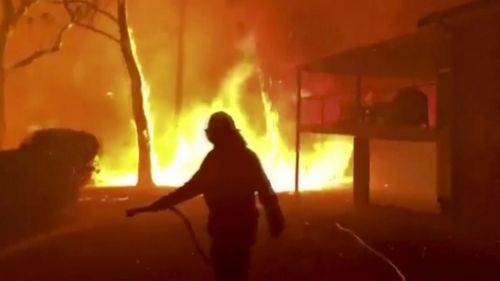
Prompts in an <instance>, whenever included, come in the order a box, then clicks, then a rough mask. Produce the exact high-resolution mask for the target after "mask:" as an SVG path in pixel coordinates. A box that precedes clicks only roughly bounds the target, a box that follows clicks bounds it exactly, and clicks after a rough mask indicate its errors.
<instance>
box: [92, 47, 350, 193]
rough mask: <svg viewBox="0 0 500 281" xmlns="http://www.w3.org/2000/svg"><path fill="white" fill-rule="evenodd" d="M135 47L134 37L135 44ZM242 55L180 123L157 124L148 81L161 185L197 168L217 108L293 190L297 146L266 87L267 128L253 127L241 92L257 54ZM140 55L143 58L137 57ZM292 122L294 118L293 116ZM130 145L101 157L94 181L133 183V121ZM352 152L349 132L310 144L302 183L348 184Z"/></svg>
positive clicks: (279, 182) (283, 186) (272, 174)
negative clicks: (207, 99)
mask: <svg viewBox="0 0 500 281" xmlns="http://www.w3.org/2000/svg"><path fill="white" fill-rule="evenodd" d="M132 45H133V47H134V52H135V51H136V50H135V43H134V44H132ZM244 53H246V55H245V56H244V58H243V59H242V60H241V61H240V62H239V63H237V64H236V65H234V66H233V67H232V68H231V69H230V70H229V71H228V73H227V74H226V76H225V78H224V79H223V80H222V82H221V83H220V87H219V90H218V95H217V97H216V98H215V99H214V100H213V101H212V102H211V103H208V104H203V103H199V104H198V105H197V106H193V107H190V108H187V109H184V112H183V114H182V115H181V116H180V117H179V120H178V123H177V124H176V126H175V125H171V126H169V127H168V128H165V130H163V131H159V130H156V128H158V126H157V125H158V124H155V123H154V120H158V119H156V118H153V117H155V116H156V115H157V114H158V115H159V116H162V112H155V111H153V110H152V108H151V106H150V102H149V97H150V89H149V86H148V84H147V83H144V87H143V91H144V98H145V110H146V112H147V117H148V120H149V121H150V133H151V140H152V148H153V149H152V150H153V152H152V153H153V155H152V161H153V178H154V181H155V183H156V184H157V185H160V186H179V185H181V184H183V183H184V182H185V181H186V180H188V179H189V178H190V176H191V175H192V174H193V173H194V172H195V171H196V169H197V168H198V166H199V165H200V163H201V162H202V160H203V158H204V156H205V154H206V153H207V152H208V151H209V150H210V148H211V145H210V143H209V142H208V141H207V140H206V139H205V134H204V129H205V127H206V120H207V118H208V116H210V114H211V113H213V112H215V111H219V110H223V111H226V112H228V113H229V114H231V115H232V116H233V118H234V119H235V122H236V124H237V126H238V127H239V129H240V130H241V131H242V133H243V135H244V137H245V139H246V140H247V142H248V145H249V147H250V148H252V149H253V150H254V151H256V153H257V154H258V155H259V156H260V158H261V161H262V164H263V166H264V169H265V170H266V172H267V173H268V175H269V178H270V180H271V182H272V184H273V186H274V187H275V188H276V190H279V191H288V190H291V189H292V188H293V186H294V184H293V182H294V163H295V162H294V160H295V150H294V148H293V147H292V146H290V145H289V144H287V142H286V141H285V139H284V137H283V135H282V133H281V130H280V127H279V124H280V120H279V117H280V115H279V113H278V112H277V111H276V110H275V109H273V106H272V104H271V102H270V100H269V98H268V95H267V93H266V92H265V91H261V92H260V97H259V98H260V101H261V103H262V105H263V109H264V111H263V112H256V113H255V114H258V115H264V120H265V130H264V132H263V133H258V132H257V131H256V130H255V129H254V128H253V126H252V125H253V124H252V122H254V120H252V116H248V115H247V114H246V113H245V112H244V110H243V109H244V108H243V106H242V104H241V97H242V95H244V94H250V93H247V92H245V91H246V90H245V84H246V82H248V80H249V79H250V78H251V77H253V76H255V75H258V74H259V68H258V66H257V63H256V60H255V59H254V56H253V55H251V54H250V53H251V51H250V52H246V51H244ZM138 61H139V60H138ZM291 122H294V120H292V121H291ZM130 124H131V126H130V134H129V137H130V141H129V143H130V144H131V145H130V146H128V147H126V148H125V149H123V151H121V152H120V153H116V154H113V155H108V154H104V155H103V156H102V158H101V159H99V167H100V170H101V171H100V173H99V174H98V175H97V176H96V179H95V180H96V181H95V183H96V184H97V185H99V186H132V185H135V184H136V181H137V177H136V169H137V167H136V166H137V164H136V163H137V148H136V146H135V145H134V141H133V139H134V134H133V132H134V127H133V122H132V120H131V121H130ZM351 153H352V141H351V139H349V138H342V139H339V138H337V139H335V140H332V139H329V140H328V139H324V140H320V141H316V142H315V143H313V144H312V148H311V149H308V150H304V151H303V153H302V155H301V156H302V163H303V164H302V165H301V181H300V185H301V189H302V190H315V189H316V190H317V189H323V188H327V187H330V188H333V187H341V186H345V184H347V183H349V182H351V180H352V179H351V178H349V177H347V176H346V171H347V169H348V166H349V160H350V157H351Z"/></svg>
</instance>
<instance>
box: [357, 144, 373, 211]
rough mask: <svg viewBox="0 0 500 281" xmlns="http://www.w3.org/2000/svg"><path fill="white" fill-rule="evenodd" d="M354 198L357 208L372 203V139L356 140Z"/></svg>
mask: <svg viewBox="0 0 500 281" xmlns="http://www.w3.org/2000/svg"><path fill="white" fill-rule="evenodd" d="M353 157H354V167H353V169H354V171H353V174H354V182H353V197H354V205H355V206H356V207H364V206H367V205H368V204H369V203H370V139H369V138H364V137H355V138H354V153H353Z"/></svg>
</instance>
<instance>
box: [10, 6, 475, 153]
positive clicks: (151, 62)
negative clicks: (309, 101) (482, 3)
mask: <svg viewBox="0 0 500 281" xmlns="http://www.w3.org/2000/svg"><path fill="white" fill-rule="evenodd" d="M107 2H112V1H107ZM464 2H468V1H465V0H446V1H445V0H439V1H438V0H384V1H372V0H343V1H335V0H254V1H250V0H232V1H228V0H211V1H207V0H188V1H186V5H187V6H186V29H185V30H186V36H185V48H186V60H185V63H186V65H185V71H186V75H185V88H186V92H188V94H189V95H188V97H187V99H188V100H196V99H200V100H207V99H209V98H210V94H207V93H210V92H213V91H214V89H215V88H216V87H217V84H218V83H219V82H220V80H221V79H222V77H223V76H224V74H225V73H226V71H227V70H228V68H230V66H231V65H233V64H234V63H235V62H236V61H237V60H238V53H237V51H235V44H236V43H237V42H238V40H241V39H242V38H243V37H244V36H245V35H247V34H249V33H252V34H254V36H255V42H256V52H257V56H258V58H259V63H260V64H261V66H262V68H263V70H264V71H265V72H266V73H268V74H269V75H272V76H278V77H285V76H287V75H293V73H292V72H293V66H294V65H296V64H297V63H300V62H304V61H307V60H310V59H313V58H316V57H320V56H322V55H325V54H328V53H333V52H336V51H339V50H342V49H346V48H350V47H353V46H356V45H360V44H365V43H369V42H374V41H377V40H381V39H384V38H389V37H392V36H395V35H397V34H401V33H406V32H411V31H412V30H414V29H415V28H416V21H417V20H418V18H419V17H421V16H423V15H425V14H427V13H430V12H432V11H435V10H439V9H443V8H447V7H450V6H453V5H457V4H461V3H464ZM179 3H180V0H168V1H164V0H150V1H129V21H130V25H131V27H132V28H133V32H134V36H135V38H136V40H137V45H138V49H139V55H140V57H141V62H142V64H143V69H144V73H145V76H146V78H147V79H148V81H149V82H150V84H151V88H152V91H153V94H154V97H153V98H152V99H153V103H154V106H155V107H163V106H164V107H168V106H169V104H171V100H172V99H171V97H172V95H173V94H172V93H173V91H174V84H175V83H174V82H175V62H176V38H177V30H178V11H179V9H178V8H179ZM108 6H109V7H112V3H111V4H109V3H108ZM109 9H110V11H111V12H114V11H113V10H112V8H109ZM48 14H50V16H48ZM65 20H67V19H66V18H65V17H64V15H61V12H60V11H58V10H57V9H56V8H54V7H48V6H46V5H38V6H36V7H35V8H34V9H33V10H32V11H30V13H28V15H27V16H26V17H25V18H24V19H23V20H22V21H21V22H20V24H19V25H18V26H17V27H15V29H14V30H13V34H12V36H11V39H10V43H9V45H8V49H7V54H6V62H5V64H6V65H8V64H9V63H12V62H15V61H16V60H17V59H19V58H22V57H23V56H25V55H27V54H29V53H30V52H33V51H35V50H37V49H40V48H43V47H46V46H49V45H50V43H51V42H52V39H53V38H54V36H55V34H56V33H57V27H58V26H60V25H61V24H64V21H65ZM98 24H99V25H100V26H102V27H103V28H105V29H106V30H109V31H110V32H114V31H115V29H114V27H113V26H112V24H110V23H107V22H104V21H102V22H98ZM127 79H128V78H127V76H126V72H125V69H124V65H123V62H122V61H121V57H120V53H119V48H118V47H117V46H115V45H114V44H113V43H112V42H110V41H109V40H106V39H105V38H102V37H99V36H96V35H95V34H91V33H89V32H87V31H84V30H81V29H75V30H72V31H71V32H69V33H68V34H67V36H66V38H65V40H64V44H63V46H62V48H61V51H59V52H58V53H56V54H52V55H49V56H47V57H45V58H43V59H41V60H39V61H37V62H35V63H33V64H32V65H30V66H28V67H26V68H24V69H20V70H16V71H14V72H11V73H9V74H8V76H7V85H6V89H7V96H6V103H7V104H6V106H7V126H8V131H7V145H8V146H15V145H17V143H18V142H19V141H20V139H22V138H23V137H24V136H25V135H26V134H27V132H28V131H29V130H30V129H33V128H36V127H47V126H56V127H71V128H77V129H84V130H88V131H90V132H93V133H95V134H96V135H98V136H99V137H100V138H101V139H108V138H112V137H113V136H117V135H121V134H123V132H128V131H127V130H126V128H128V127H129V126H130V124H129V121H124V120H129V119H130V108H129V105H128V101H129V100H128V95H127V93H128V90H129V89H128V84H127V83H128V82H127V81H128V80H127Z"/></svg>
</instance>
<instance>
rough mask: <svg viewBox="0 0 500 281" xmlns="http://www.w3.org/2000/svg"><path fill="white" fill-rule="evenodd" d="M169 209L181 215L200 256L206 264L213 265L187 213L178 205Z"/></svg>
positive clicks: (178, 215)
mask: <svg viewBox="0 0 500 281" xmlns="http://www.w3.org/2000/svg"><path fill="white" fill-rule="evenodd" d="M167 210H169V211H171V212H172V213H174V214H175V215H177V217H179V218H180V219H181V221H182V222H183V223H184V226H185V227H186V230H187V231H188V233H189V237H190V238H191V242H192V243H193V245H194V248H195V250H196V253H197V254H198V256H200V258H201V259H202V260H203V262H204V263H205V264H206V265H208V266H212V261H211V260H210V257H209V256H208V254H207V253H206V252H205V251H204V250H203V247H202V246H201V243H200V240H199V239H198V237H197V236H196V232H195V231H194V228H193V224H192V223H191V221H190V220H189V219H188V217H186V215H184V213H183V212H181V211H180V210H179V209H177V208H176V207H170V208H168V209H167Z"/></svg>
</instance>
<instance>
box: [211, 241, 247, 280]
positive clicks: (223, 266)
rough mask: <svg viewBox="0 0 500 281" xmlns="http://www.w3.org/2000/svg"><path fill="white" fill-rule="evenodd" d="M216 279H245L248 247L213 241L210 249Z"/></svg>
mask: <svg viewBox="0 0 500 281" xmlns="http://www.w3.org/2000/svg"><path fill="white" fill-rule="evenodd" d="M211 258H212V267H213V271H214V278H215V280H216V281H246V280H247V279H248V270H249V265H250V248H249V247H247V246H243V247H242V246H229V245H224V244H219V243H214V244H213V245H212V250H211Z"/></svg>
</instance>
